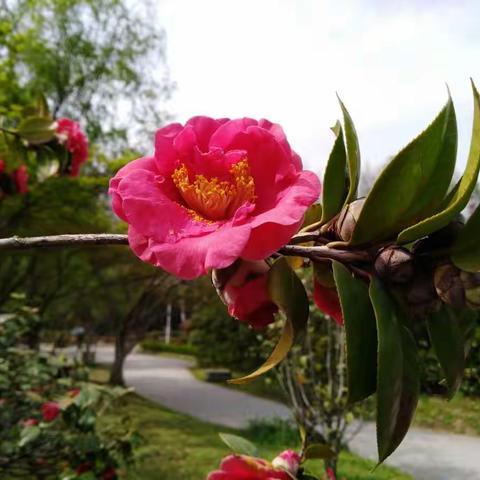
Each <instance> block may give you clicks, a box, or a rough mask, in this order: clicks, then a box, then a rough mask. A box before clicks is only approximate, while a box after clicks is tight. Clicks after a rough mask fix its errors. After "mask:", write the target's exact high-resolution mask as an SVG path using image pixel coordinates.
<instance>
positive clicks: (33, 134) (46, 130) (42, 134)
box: [17, 117, 55, 145]
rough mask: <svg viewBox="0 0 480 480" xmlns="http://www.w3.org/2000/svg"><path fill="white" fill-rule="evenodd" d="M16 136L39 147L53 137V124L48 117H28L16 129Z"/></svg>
mask: <svg viewBox="0 0 480 480" xmlns="http://www.w3.org/2000/svg"><path fill="white" fill-rule="evenodd" d="M17 132H18V134H19V135H20V136H21V137H22V138H23V139H24V140H26V141H27V142H29V143H31V144H32V145H40V144H42V143H47V142H49V141H50V140H52V139H53V138H54V136H55V123H54V122H53V121H52V119H51V118H48V117H29V118H26V119H25V120H23V121H22V122H21V123H20V125H19V126H18V129H17Z"/></svg>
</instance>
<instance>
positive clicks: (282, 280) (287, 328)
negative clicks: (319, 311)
mask: <svg viewBox="0 0 480 480" xmlns="http://www.w3.org/2000/svg"><path fill="white" fill-rule="evenodd" d="M268 291H269V294H270V298H271V299H272V301H273V302H274V303H275V304H276V305H277V306H278V308H279V310H280V311H281V312H282V313H283V314H284V316H285V324H284V327H283V331H282V334H281V336H280V340H279V341H278V343H277V345H276V346H275V348H274V350H273V352H272V353H271V355H270V356H269V357H268V359H267V360H266V361H265V362H264V364H263V365H262V366H260V367H259V368H258V369H257V370H255V371H254V372H253V373H250V374H249V375H246V376H245V377H241V378H235V379H232V380H229V381H228V382H229V383H233V384H242V383H248V382H251V381H252V380H255V379H256V378H258V377H259V376H261V375H263V374H264V373H266V372H268V371H269V370H271V369H272V368H273V367H275V366H276V365H278V364H279V363H280V362H281V361H282V360H283V359H284V358H285V357H286V356H287V354H288V352H289V351H290V348H291V347H292V345H293V342H294V340H295V338H297V337H298V335H299V334H301V333H302V332H303V331H304V330H305V328H306V326H307V322H308V314H309V303H308V297H307V293H306V292H305V287H304V286H303V283H302V281H301V280H300V279H299V278H298V276H297V275H296V273H295V272H294V271H293V270H292V269H291V268H290V266H289V265H288V262H287V260H286V258H285V257H281V258H279V259H278V260H276V261H275V262H274V264H273V265H272V268H271V269H270V271H269V273H268Z"/></svg>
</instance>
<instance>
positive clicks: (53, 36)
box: [0, 0, 172, 152]
mask: <svg viewBox="0 0 480 480" xmlns="http://www.w3.org/2000/svg"><path fill="white" fill-rule="evenodd" d="M155 9H156V6H155V4H154V3H153V2H149V1H143V2H137V3H134V4H132V3H130V2H126V1H125V0H2V1H1V2H0V72H1V74H0V113H5V112H6V111H7V110H8V111H10V112H13V113H15V112H16V111H20V110H21V106H22V105H23V104H25V103H26V102H28V101H29V100H31V99H32V98H33V97H34V96H35V95H36V94H38V93H40V92H41V93H43V94H44V95H45V96H46V97H47V98H48V101H49V103H50V106H51V110H52V112H53V115H54V117H58V116H65V117H70V118H74V119H80V120H81V121H82V123H83V124H84V126H85V127H86V131H87V134H88V137H89V139H90V141H91V143H97V142H100V141H101V143H102V150H103V151H107V150H108V151H116V152H120V151H122V150H123V149H124V148H125V146H126V145H127V144H128V143H129V142H130V143H132V142H133V141H134V139H135V140H138V138H137V137H138V136H139V135H140V133H143V134H145V133H151V132H152V131H153V130H154V129H155V128H158V126H160V124H161V123H162V122H163V121H164V120H165V118H166V113H165V111H162V110H158V106H159V105H161V102H162V101H163V100H165V99H166V98H168V96H169V94H170V92H171V90H172V83H171V82H170V81H169V79H168V72H167V70H166V68H164V69H163V75H162V74H159V73H158V72H159V69H160V70H161V68H160V67H161V66H162V64H163V65H164V63H165V56H164V52H165V35H164V32H163V30H161V29H160V28H158V24H159V22H158V19H156V15H155ZM151 64H154V65H155V68H154V69H153V68H149V65H151ZM151 105H155V107H156V108H152V107H151Z"/></svg>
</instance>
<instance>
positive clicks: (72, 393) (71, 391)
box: [68, 388, 81, 398]
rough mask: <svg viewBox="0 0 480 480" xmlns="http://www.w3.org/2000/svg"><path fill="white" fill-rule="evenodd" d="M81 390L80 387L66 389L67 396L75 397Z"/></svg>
mask: <svg viewBox="0 0 480 480" xmlns="http://www.w3.org/2000/svg"><path fill="white" fill-rule="evenodd" d="M80 392H81V389H80V388H72V389H71V390H69V391H68V396H69V397H70V398H75V397H76V396H77V395H78V394H79V393H80Z"/></svg>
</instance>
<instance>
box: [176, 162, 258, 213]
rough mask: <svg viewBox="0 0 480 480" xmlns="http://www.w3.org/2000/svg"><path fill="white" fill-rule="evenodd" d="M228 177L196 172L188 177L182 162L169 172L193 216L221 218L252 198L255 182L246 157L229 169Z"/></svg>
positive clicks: (252, 199)
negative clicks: (191, 176) (207, 175)
mask: <svg viewBox="0 0 480 480" xmlns="http://www.w3.org/2000/svg"><path fill="white" fill-rule="evenodd" d="M230 175H231V177H232V178H231V181H228V180H222V181H220V180H219V179H218V178H217V177H212V178H207V177H205V176H204V175H195V180H194V181H193V182H191V181H190V178H189V175H188V169H187V167H186V166H185V164H182V165H181V166H180V167H178V168H177V169H176V170H175V171H174V172H173V174H172V179H173V183H174V184H175V186H176V187H177V188H178V191H179V192H180V195H181V196H182V198H183V200H184V201H185V203H186V206H187V207H188V209H189V211H190V212H191V213H192V215H193V216H194V218H195V219H196V220H204V219H207V220H223V219H225V218H228V217H230V216H231V215H233V214H234V213H235V211H236V210H237V208H238V207H240V206H241V205H242V204H243V203H245V202H253V201H254V200H255V183H254V181H253V178H252V176H251V175H250V168H249V165H248V161H247V159H244V160H241V161H240V162H238V163H236V164H235V165H233V166H232V168H231V169H230Z"/></svg>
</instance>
